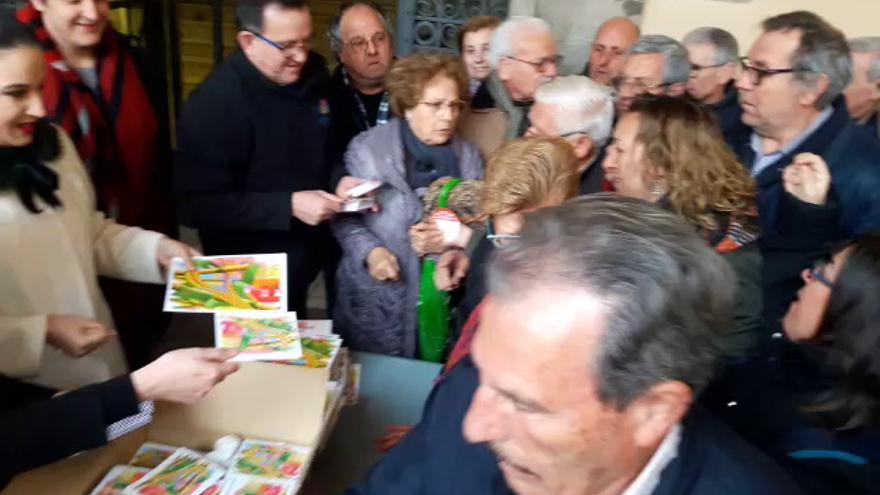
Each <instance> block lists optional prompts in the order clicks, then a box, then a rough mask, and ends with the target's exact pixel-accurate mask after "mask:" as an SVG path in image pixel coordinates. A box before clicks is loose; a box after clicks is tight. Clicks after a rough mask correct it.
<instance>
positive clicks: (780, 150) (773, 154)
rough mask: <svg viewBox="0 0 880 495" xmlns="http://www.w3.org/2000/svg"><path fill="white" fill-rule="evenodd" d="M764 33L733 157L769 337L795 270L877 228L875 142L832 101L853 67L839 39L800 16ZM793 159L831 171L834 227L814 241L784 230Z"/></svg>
mask: <svg viewBox="0 0 880 495" xmlns="http://www.w3.org/2000/svg"><path fill="white" fill-rule="evenodd" d="M763 29H764V32H763V34H762V35H761V36H760V37H759V38H758V39H757V41H755V44H754V45H753V46H752V48H751V50H750V51H749V56H748V59H746V60H745V61H744V62H743V71H742V73H741V75H740V76H739V78H738V80H737V88H738V89H739V94H740V102H741V104H742V108H743V122H745V123H746V124H747V125H749V126H750V127H752V129H753V131H754V132H753V133H752V136H751V139H750V142H748V143H746V144H745V145H743V146H742V147H741V148H740V149H739V150H738V151H739V156H740V158H741V160H742V161H743V163H744V164H745V165H746V166H747V167H749V168H750V169H751V172H752V176H753V177H754V178H755V180H756V181H757V185H758V209H759V214H760V219H761V228H762V239H761V248H762V253H763V255H764V274H763V278H764V312H765V317H766V318H767V321H768V323H769V328H770V331H769V332H768V334H770V333H773V332H774V329H776V328H778V325H779V320H780V319H781V317H782V316H783V315H784V314H785V312H786V310H787V309H788V305H789V304H790V303H791V301H792V300H793V299H794V296H795V293H796V292H797V290H798V289H799V288H800V287H801V285H802V281H801V280H800V276H799V275H800V272H801V270H803V269H804V268H806V267H808V266H810V265H811V264H812V263H813V262H814V261H815V260H816V259H818V258H819V257H820V256H822V255H823V254H824V253H825V252H826V250H827V245H828V244H830V243H832V242H835V241H839V240H841V239H846V238H851V237H853V236H854V235H856V234H860V233H863V232H866V231H870V230H873V229H877V228H880V143H878V142H877V140H876V139H875V138H872V137H871V136H870V135H869V134H868V132H867V131H866V130H865V129H863V128H861V127H860V126H858V125H856V124H855V123H854V122H852V120H851V119H850V116H849V115H848V113H847V110H846V105H845V104H844V102H843V98H842V97H841V94H842V93H843V90H844V88H846V87H847V85H848V84H849V82H850V79H851V75H852V62H851V60H850V53H849V48H848V46H847V42H846V39H845V38H844V36H843V34H842V33H841V32H840V31H838V30H837V29H835V28H834V27H833V26H831V25H829V24H828V23H827V22H825V21H824V20H823V19H822V18H820V17H819V16H817V15H816V14H813V13H811V12H802V11H801V12H791V13H788V14H782V15H779V16H776V17H772V18H769V19H767V20H765V21H764V23H763ZM800 153H815V154H817V155H820V156H821V157H822V158H823V159H824V160H825V161H826V162H827V163H828V166H829V169H830V171H831V176H832V189H833V191H832V193H833V194H832V195H833V196H834V197H835V198H836V201H837V202H838V207H839V210H838V211H839V220H838V222H837V225H836V228H833V229H830V230H828V231H827V232H825V235H824V236H822V237H821V238H820V239H815V238H810V239H808V238H806V236H804V235H802V234H803V233H802V232H798V231H795V229H792V228H790V227H791V226H793V225H795V224H797V223H798V222H799V221H800V216H802V213H801V211H802V209H801V208H788V207H786V205H788V204H790V203H792V202H791V201H788V199H790V198H784V196H785V195H786V193H785V191H784V189H783V185H782V170H783V169H784V168H785V167H787V166H788V165H789V164H791V163H792V162H793V161H794V159H795V157H797V155H799V154H800ZM795 201H796V200H795ZM777 340H781V339H777Z"/></svg>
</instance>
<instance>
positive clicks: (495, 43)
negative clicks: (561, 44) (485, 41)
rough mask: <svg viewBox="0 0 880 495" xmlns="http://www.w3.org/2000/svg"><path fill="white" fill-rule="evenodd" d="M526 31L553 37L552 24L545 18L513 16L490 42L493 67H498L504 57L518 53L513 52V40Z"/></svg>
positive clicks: (497, 30) (496, 31)
mask: <svg viewBox="0 0 880 495" xmlns="http://www.w3.org/2000/svg"><path fill="white" fill-rule="evenodd" d="M526 31H528V32H531V33H539V34H547V35H548V36H550V37H551V38H552V37H553V31H552V30H551V29H550V24H547V21H545V20H544V19H539V18H537V17H528V16H513V17H511V18H509V19H507V20H506V21H504V22H502V23H501V24H500V25H499V26H498V29H496V30H495V33H493V34H492V41H491V42H490V43H489V64H491V65H492V68H493V69H494V68H496V67H498V63H499V62H501V59H502V58H504V57H512V56H514V55H516V54H515V53H513V40H514V39H515V38H516V37H517V36H518V35H521V34H522V33H523V32H526Z"/></svg>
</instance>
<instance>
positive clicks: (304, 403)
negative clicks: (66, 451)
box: [0, 362, 335, 495]
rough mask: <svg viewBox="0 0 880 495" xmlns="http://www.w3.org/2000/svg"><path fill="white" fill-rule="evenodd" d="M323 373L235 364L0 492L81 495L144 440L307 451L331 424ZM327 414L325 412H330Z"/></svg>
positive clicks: (198, 446)
mask: <svg viewBox="0 0 880 495" xmlns="http://www.w3.org/2000/svg"><path fill="white" fill-rule="evenodd" d="M329 375H330V371H329V370H327V369H313V368H306V367H302V366H288V365H282V364H275V363H260V362H253V363H242V366H241V369H240V370H239V372H238V373H235V374H234V375H232V376H230V377H229V378H227V379H226V380H225V381H224V382H223V383H221V384H219V385H218V386H217V387H216V388H215V389H214V390H213V391H212V392H211V393H210V394H208V395H207V396H206V397H205V398H204V399H202V400H201V401H200V402H198V403H197V404H194V405H191V406H180V405H173V404H157V407H156V413H155V416H154V419H153V423H152V424H151V425H150V426H149V427H147V428H144V429H141V430H138V431H136V432H134V433H131V434H129V435H127V436H125V437H123V438H120V439H118V440H116V441H114V442H112V443H111V444H110V445H108V446H106V447H103V448H101V449H96V450H92V451H88V452H84V453H81V454H78V455H75V456H73V457H69V458H67V459H64V460H61V461H58V462H56V463H54V464H51V465H48V466H44V467H42V468H39V469H35V470H33V471H29V472H27V473H24V474H22V475H20V476H18V477H17V478H15V479H14V480H13V482H12V483H11V484H10V485H9V486H8V487H7V488H6V489H5V490H3V491H2V492H0V495H44V494H45V495H68V494H70V495H81V494H88V493H89V491H90V490H91V489H92V488H94V486H95V485H96V484H97V483H98V482H99V481H100V480H101V478H102V477H103V476H104V474H105V473H106V472H107V471H109V470H110V468H112V467H113V466H114V465H116V464H126V463H127V462H128V461H129V459H131V456H132V455H133V454H134V453H135V451H136V450H137V449H138V447H140V445H141V444H142V443H144V442H146V441H152V442H158V443H165V444H169V445H174V446H180V447H189V448H191V449H195V450H201V451H210V450H212V449H213V444H214V441H215V440H217V439H218V438H220V437H222V436H224V435H230V434H235V435H239V436H240V437H242V438H252V439H257V440H271V441H281V442H287V443H291V444H294V445H301V446H306V447H311V448H312V456H311V458H310V459H309V461H308V462H307V464H306V468H305V472H306V477H307V476H308V469H309V467H310V464H311V461H312V460H313V459H314V455H315V454H316V453H317V451H318V450H319V448H318V447H319V440H320V439H321V438H322V437H324V436H325V435H324V432H325V430H326V429H329V428H332V426H333V422H332V421H330V422H327V423H325V422H324V419H325V409H326V407H327V383H328V380H329ZM333 416H335V415H331V417H333Z"/></svg>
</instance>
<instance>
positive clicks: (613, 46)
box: [584, 17, 641, 86]
mask: <svg viewBox="0 0 880 495" xmlns="http://www.w3.org/2000/svg"><path fill="white" fill-rule="evenodd" d="M639 36H641V30H640V29H639V27H638V26H636V24H635V23H634V22H633V21H631V20H630V19H629V18H627V17H613V18H611V19H608V20H607V21H605V23H604V24H602V26H600V27H599V30H598V31H597V32H596V37H595V38H594V39H593V46H592V47H591V48H590V61H589V62H588V63H587V68H586V69H585V70H584V75H585V76H589V78H590V79H592V80H594V81H596V82H597V83H600V84H604V85H606V86H612V85H613V84H614V80H615V79H617V77H618V76H620V71H621V69H622V68H623V61H624V59H625V58H626V53H627V52H628V51H629V48H630V47H631V46H632V45H633V43H635V42H636V40H637V39H639Z"/></svg>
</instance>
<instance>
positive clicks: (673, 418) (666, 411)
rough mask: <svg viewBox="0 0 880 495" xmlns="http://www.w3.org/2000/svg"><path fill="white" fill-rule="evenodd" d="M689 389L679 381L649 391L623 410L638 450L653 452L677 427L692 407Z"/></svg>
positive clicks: (662, 384) (664, 383) (665, 383)
mask: <svg viewBox="0 0 880 495" xmlns="http://www.w3.org/2000/svg"><path fill="white" fill-rule="evenodd" d="M693 399H694V395H693V392H692V391H691V388H690V387H689V386H687V385H685V384H684V383H683V382H679V381H667V382H662V383H658V384H657V385H654V386H653V387H651V388H650V389H649V390H648V391H647V392H646V393H644V394H642V396H640V397H639V398H637V399H636V400H635V401H633V403H632V404H630V405H629V407H627V408H626V415H627V422H629V426H630V427H631V428H632V430H631V431H633V432H634V433H633V434H634V441H635V442H636V444H637V445H638V446H639V447H642V448H656V446H657V445H659V444H660V442H662V441H663V438H665V437H666V435H667V434H668V433H669V432H670V431H671V430H672V428H673V427H674V426H675V425H677V424H679V423H681V421H682V420H683V419H684V417H685V415H687V412H688V410H689V409H690V407H691V404H692V403H693Z"/></svg>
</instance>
